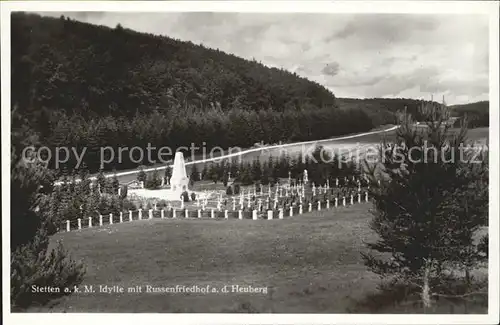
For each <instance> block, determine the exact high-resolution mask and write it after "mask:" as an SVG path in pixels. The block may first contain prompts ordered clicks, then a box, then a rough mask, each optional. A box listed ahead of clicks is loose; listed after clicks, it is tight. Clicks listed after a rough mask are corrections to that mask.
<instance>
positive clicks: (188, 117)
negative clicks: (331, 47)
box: [11, 13, 374, 171]
mask: <svg viewBox="0 0 500 325" xmlns="http://www.w3.org/2000/svg"><path fill="white" fill-rule="evenodd" d="M11 71H12V112H13V114H12V115H13V119H12V129H13V133H15V134H31V133H35V134H36V136H30V137H29V141H27V140H25V139H17V138H16V137H13V139H12V143H13V147H14V150H16V152H18V153H19V152H20V150H21V149H22V148H21V145H20V143H21V142H22V143H23V145H26V143H27V142H29V143H35V144H36V145H39V146H42V145H43V146H47V147H49V148H55V147H58V146H66V147H76V148H77V149H78V150H81V149H82V148H84V147H85V148H87V153H86V155H85V156H84V162H85V164H86V168H88V169H89V170H90V171H96V170H97V169H98V168H99V157H98V152H99V148H102V147H105V146H111V147H113V148H118V147H128V148H131V147H141V148H146V147H147V145H148V143H150V144H151V145H152V146H154V147H157V148H158V147H162V146H169V147H170V148H172V150H175V149H176V148H178V147H180V146H187V147H190V145H191V144H192V143H194V144H196V145H197V146H200V145H202V143H204V144H205V146H206V148H207V149H211V148H213V147H215V146H218V147H222V148H228V147H230V146H240V147H249V146H252V145H253V144H254V143H256V142H260V141H265V142H267V143H273V142H278V141H300V140H314V139H321V138H327V137H331V136H335V135H342V134H346V133H354V132H361V131H367V130H369V129H371V128H373V126H374V125H373V121H372V120H371V119H370V118H369V116H368V115H367V114H366V113H365V112H364V111H363V110H361V109H349V110H343V109H340V108H338V107H337V105H336V102H335V96H334V94H333V93H331V92H330V91H329V90H328V89H326V88H324V87H323V86H321V85H319V84H317V83H314V82H311V81H309V80H307V79H305V78H300V77H299V76H297V75H296V74H292V73H290V72H287V71H284V70H280V69H275V68H269V67H266V66H264V65H262V64H260V63H258V62H256V61H248V60H244V59H241V58H238V57H236V56H234V55H230V54H226V53H224V52H222V51H219V50H214V49H208V48H205V47H203V46H200V45H194V44H193V43H190V42H182V41H179V40H174V39H171V38H168V37H163V36H155V35H150V34H145V33H138V32H134V31H131V30H128V29H124V28H122V27H121V26H119V25H118V26H116V28H108V27H103V26H95V25H91V24H87V23H82V22H78V21H74V20H70V19H67V18H65V17H60V18H48V17H41V16H38V15H33V14H25V13H15V14H13V15H12V70H11ZM17 131H19V132H17ZM135 159H137V158H135ZM74 163H75V161H74V160H73V159H70V161H69V162H68V163H67V164H66V165H65V168H66V169H71V168H72V166H73V165H74ZM141 164H147V162H144V161H142V162H139V163H136V162H132V161H131V160H129V159H128V157H124V158H123V159H122V161H121V162H120V163H118V162H112V163H110V164H107V165H106V166H105V167H104V169H107V170H110V169H113V168H114V169H117V170H118V169H126V168H132V167H136V166H138V165H141Z"/></svg>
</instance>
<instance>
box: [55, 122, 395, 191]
mask: <svg viewBox="0 0 500 325" xmlns="http://www.w3.org/2000/svg"><path fill="white" fill-rule="evenodd" d="M397 128H398V127H397V126H392V127H389V128H385V129H382V130H376V131H370V132H365V133H359V134H353V135H348V136H341V137H336V138H330V139H322V140H314V141H303V142H294V143H287V144H278V145H269V146H263V147H258V148H251V149H247V150H242V151H238V152H234V153H231V154H225V155H221V156H217V157H210V158H206V159H197V160H194V161H188V162H186V166H190V165H194V164H196V165H203V164H205V163H208V162H217V161H221V160H224V159H227V158H233V159H234V158H237V161H238V160H245V161H249V160H250V161H252V160H253V159H255V158H256V157H259V158H260V159H267V158H268V157H269V156H279V155H280V154H281V153H282V152H286V153H287V154H288V155H289V156H290V157H294V156H296V155H298V154H299V153H300V152H303V153H307V152H310V151H312V150H314V148H315V147H316V145H321V146H323V147H324V148H325V149H327V150H329V151H332V150H333V151H335V152H339V153H342V154H352V153H353V151H355V150H356V149H359V150H360V151H362V150H365V149H366V147H367V146H369V145H370V144H377V143H379V140H380V136H381V135H383V134H392V133H393V131H395V130H396V129H397ZM363 148H365V149H363ZM166 168H167V165H161V166H154V167H149V168H144V171H145V172H152V171H154V170H158V171H161V170H165V169H166ZM139 171H140V169H137V168H136V169H132V170H127V171H122V172H118V173H116V176H117V177H118V180H119V181H120V183H126V182H130V181H132V180H134V179H136V175H137V174H138V173H139ZM113 175H114V173H106V174H105V175H104V176H105V177H106V178H110V177H113ZM95 179H96V176H92V177H90V180H95ZM77 181H78V180H77ZM60 184H61V182H60V181H59V182H56V183H55V185H60Z"/></svg>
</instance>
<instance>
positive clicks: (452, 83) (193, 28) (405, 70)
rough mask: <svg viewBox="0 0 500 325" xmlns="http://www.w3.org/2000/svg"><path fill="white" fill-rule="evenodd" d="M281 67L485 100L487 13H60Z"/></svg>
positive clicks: (391, 91)
mask: <svg viewBox="0 0 500 325" xmlns="http://www.w3.org/2000/svg"><path fill="white" fill-rule="evenodd" d="M42 14H43V15H51V16H60V15H61V14H64V15H65V16H67V17H71V18H74V19H77V20H80V21H84V22H88V23H92V24H98V25H106V26H110V27H115V26H116V25H117V24H118V23H119V24H121V25H122V26H123V27H126V28H130V29H133V30H136V31H140V32H148V33H153V34H158V35H165V36H168V37H173V38H176V39H180V40H185V41H192V42H193V43H196V44H200V43H201V44H204V45H205V46H207V47H210V48H218V49H220V50H222V51H225V52H228V53H233V54H235V55H237V56H240V57H243V58H246V59H253V58H255V59H256V60H257V61H260V62H262V63H263V64H265V65H267V66H272V67H281V68H284V69H286V70H289V71H293V72H296V73H297V74H298V75H300V76H302V77H305V78H308V79H310V80H313V81H316V82H318V83H320V84H322V85H323V86H325V87H327V88H328V89H330V90H331V91H332V92H333V93H334V94H335V95H336V96H337V97H352V98H374V97H385V98H394V97H405V98H416V99H430V98H431V96H433V98H434V99H435V100H436V99H439V100H441V98H442V97H443V96H444V98H445V100H446V102H447V103H448V104H462V103H471V102H475V101H480V100H488V91H489V86H488V78H489V76H488V60H489V58H488V52H489V36H488V17H487V16H482V15H467V14H461V15H453V14H446V15H445V14H440V15H437V14H331V13H329V14H311V13H264V14H263V13H254V14H252V13H211V12H205V13H203V12H199V13H196V12H192V13H135V12H134V13H132V12H128V13H120V12H72V13H68V12H64V13H42Z"/></svg>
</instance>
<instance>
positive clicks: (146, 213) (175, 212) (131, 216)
mask: <svg viewBox="0 0 500 325" xmlns="http://www.w3.org/2000/svg"><path fill="white" fill-rule="evenodd" d="M368 201H369V197H368V192H365V193H364V194H362V193H361V192H359V193H357V195H354V194H351V195H350V196H348V197H346V196H343V197H341V198H339V197H334V198H320V199H318V200H316V201H307V202H303V203H302V201H300V202H301V203H298V202H294V203H292V204H286V205H283V206H280V207H274V206H273V208H271V207H270V206H269V207H268V208H265V209H263V207H262V206H261V207H259V209H252V210H243V209H240V210H227V209H224V210H223V209H196V210H189V209H187V208H184V209H177V208H175V207H172V208H170V209H168V208H167V209H165V208H163V209H149V210H142V209H138V210H129V211H125V212H120V213H119V214H113V213H110V214H109V215H97V216H94V217H88V219H87V220H84V219H81V218H78V219H76V222H74V221H73V222H71V221H70V220H66V222H65V225H64V227H61V228H62V229H66V231H67V232H69V231H72V230H81V229H84V228H94V227H100V226H104V225H113V224H116V223H125V222H132V221H138V220H150V219H180V218H184V219H240V220H243V219H251V220H274V219H284V218H286V217H293V216H294V215H301V214H305V213H308V212H313V211H321V210H325V209H326V210H329V209H332V208H337V207H340V206H351V205H354V204H356V203H363V202H368Z"/></svg>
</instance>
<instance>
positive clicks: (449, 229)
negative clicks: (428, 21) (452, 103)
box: [363, 104, 488, 307]
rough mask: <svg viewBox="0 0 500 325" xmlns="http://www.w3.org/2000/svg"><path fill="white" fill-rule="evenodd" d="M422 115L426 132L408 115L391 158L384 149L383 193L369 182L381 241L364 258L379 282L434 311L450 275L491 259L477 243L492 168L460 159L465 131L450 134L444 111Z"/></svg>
mask: <svg viewBox="0 0 500 325" xmlns="http://www.w3.org/2000/svg"><path fill="white" fill-rule="evenodd" d="M420 114H421V116H423V117H424V118H425V121H426V124H427V126H426V127H425V128H417V127H415V123H414V121H413V120H412V118H411V116H409V115H406V116H405V117H404V119H402V121H401V125H400V128H399V129H398V131H397V140H398V142H397V143H392V144H390V147H389V149H387V150H385V149H384V148H386V144H385V143H382V145H381V150H382V151H383V153H382V158H383V160H382V162H381V166H380V167H381V168H382V170H383V175H382V176H383V178H382V180H381V182H380V186H376V185H377V184H378V182H377V181H376V180H375V179H374V175H371V177H372V183H373V184H374V185H375V186H374V187H372V193H371V197H372V198H373V200H374V205H375V212H374V218H373V220H372V222H371V224H370V226H371V228H372V229H373V230H374V231H375V232H376V233H377V234H378V236H379V239H378V240H377V241H376V242H372V243H369V244H368V247H369V248H370V249H372V250H373V251H377V253H376V254H372V253H368V254H363V257H364V260H365V264H366V265H367V266H368V267H369V268H370V269H371V270H372V271H373V272H375V273H377V274H379V275H380V276H381V277H383V278H388V277H389V278H390V279H392V281H393V282H395V283H402V284H405V285H407V286H410V287H416V288H417V289H418V290H419V292H420V297H421V300H422V302H423V304H424V306H425V307H429V306H431V304H432V301H433V297H434V296H436V295H439V294H440V292H435V291H437V290H438V287H437V285H438V284H442V283H441V282H442V281H443V278H444V274H445V273H446V271H449V270H451V269H453V267H455V266H456V265H462V266H464V267H466V268H467V269H469V270H470V269H471V268H472V267H474V266H475V265H476V264H477V263H478V262H479V261H481V260H483V259H484V258H485V256H484V253H483V252H482V251H481V249H480V248H479V246H478V245H477V244H476V243H475V242H474V240H473V236H474V234H475V233H476V230H477V229H479V228H480V227H481V226H482V225H484V224H485V220H486V218H487V202H488V198H487V190H486V191H485V190H484V189H487V187H488V186H487V178H486V175H487V172H486V161H483V162H482V163H481V164H473V163H472V161H471V155H470V154H465V155H463V156H461V154H460V151H461V149H460V148H461V144H462V143H465V141H466V126H465V123H464V124H463V126H462V128H461V129H460V131H459V132H457V133H455V134H452V133H450V132H448V131H449V130H448V128H449V127H448V126H447V125H446V121H447V120H448V117H449V110H448V108H447V107H445V106H444V105H434V104H427V105H425V106H423V107H422V108H421V112H420ZM478 178H479V179H481V182H480V185H478V182H477V179H478ZM380 253H385V254H389V255H390V256H391V258H390V259H387V258H383V257H381V255H380Z"/></svg>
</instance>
